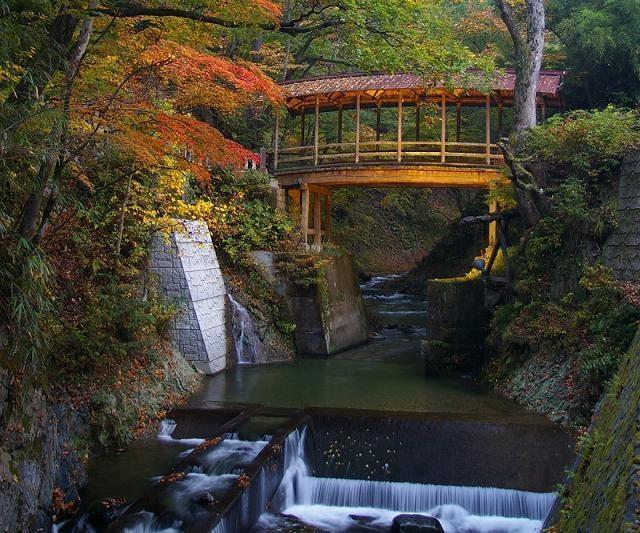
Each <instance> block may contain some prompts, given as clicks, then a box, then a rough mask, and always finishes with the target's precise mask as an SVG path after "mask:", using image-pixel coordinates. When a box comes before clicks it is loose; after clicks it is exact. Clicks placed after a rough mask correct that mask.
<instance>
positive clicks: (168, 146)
mask: <svg viewBox="0 0 640 533" xmlns="http://www.w3.org/2000/svg"><path fill="white" fill-rule="evenodd" d="M117 130H118V132H117V134H116V135H115V136H114V138H115V140H116V142H117V144H118V145H119V146H120V148H121V149H123V150H125V151H126V152H127V153H129V154H131V156H133V157H134V158H135V159H136V161H137V162H138V164H139V165H140V166H143V167H147V168H153V167H158V166H162V165H163V160H164V158H165V157H166V156H168V155H170V156H171V157H172V159H173V160H175V161H176V162H178V163H179V165H180V167H181V168H182V169H183V170H189V171H191V172H192V174H194V176H195V177H196V178H197V179H198V181H200V182H201V183H203V182H206V181H208V180H209V177H210V172H209V169H210V168H211V167H212V166H216V165H218V166H223V167H231V168H235V169H240V168H243V167H244V166H245V164H246V162H247V161H248V160H252V161H254V163H256V164H257V163H258V162H259V157H258V155H257V154H255V153H254V152H252V151H251V150H248V149H246V148H244V147H243V146H241V145H240V144H238V143H236V142H234V141H231V140H229V139H225V138H224V136H223V135H222V134H221V133H220V132H219V131H218V130H217V129H216V128H214V127H212V126H209V125H208V124H206V123H205V122H201V121H199V120H196V119H195V118H193V117H191V116H189V115H181V114H178V113H174V114H169V113H164V112H161V111H157V110H155V109H153V108H150V107H148V106H143V107H141V108H140V109H138V110H135V111H129V112H128V113H127V115H126V120H123V121H121V122H120V124H119V127H118V129H117Z"/></svg>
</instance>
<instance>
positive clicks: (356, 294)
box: [253, 251, 369, 356]
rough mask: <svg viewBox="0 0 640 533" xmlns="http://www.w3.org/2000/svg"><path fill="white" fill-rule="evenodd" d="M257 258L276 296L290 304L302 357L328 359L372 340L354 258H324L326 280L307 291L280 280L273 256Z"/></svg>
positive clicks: (346, 256) (306, 287)
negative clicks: (283, 297) (322, 357)
mask: <svg viewBox="0 0 640 533" xmlns="http://www.w3.org/2000/svg"><path fill="white" fill-rule="evenodd" d="M253 257H254V259H255V260H256V261H257V262H258V263H260V264H261V265H262V266H263V268H264V270H265V272H266V276H267V279H269V280H270V281H271V283H272V285H273V287H274V289H275V290H276V292H278V293H279V294H281V295H283V296H285V297H286V299H287V301H288V303H289V306H290V309H291V313H292V315H293V318H294V321H295V324H296V330H295V342H296V348H297V350H298V353H299V354H302V355H320V356H328V355H332V354H334V353H337V352H340V351H342V350H346V349H348V348H351V347H353V346H357V345H359V344H362V343H364V342H366V341H367V340H368V339H369V330H368V326H367V319H366V313H365V309H364V303H363V301H362V296H361V294H360V286H359V284H358V277H357V275H356V269H355V264H354V261H353V258H352V257H351V256H350V255H341V256H326V257H323V261H324V263H325V265H324V267H323V275H322V279H321V280H320V282H318V283H314V284H311V285H309V286H305V287H302V286H299V285H296V284H295V283H294V282H292V281H290V280H284V279H281V278H280V277H279V276H278V273H277V271H276V268H275V261H274V254H273V253H271V252H262V251H261V252H254V254H253Z"/></svg>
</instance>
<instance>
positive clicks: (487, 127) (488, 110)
mask: <svg viewBox="0 0 640 533" xmlns="http://www.w3.org/2000/svg"><path fill="white" fill-rule="evenodd" d="M485 105H486V115H485V142H486V145H487V146H486V156H487V160H486V161H487V165H490V164H491V96H490V95H487V98H486V103H485Z"/></svg>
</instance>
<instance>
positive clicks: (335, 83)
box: [282, 69, 565, 110]
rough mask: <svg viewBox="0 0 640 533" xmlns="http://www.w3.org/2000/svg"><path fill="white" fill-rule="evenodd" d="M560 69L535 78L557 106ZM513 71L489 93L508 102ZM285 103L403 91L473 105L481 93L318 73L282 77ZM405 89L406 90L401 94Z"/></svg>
mask: <svg viewBox="0 0 640 533" xmlns="http://www.w3.org/2000/svg"><path fill="white" fill-rule="evenodd" d="M564 74H565V73H564V72H563V71H557V70H547V71H542V72H541V73H540V78H539V80H538V96H539V97H540V98H544V100H545V103H546V104H547V105H551V106H554V105H556V106H560V105H561V99H560V89H561V87H562V81H563V77H564ZM515 81H516V74H515V71H514V70H512V69H506V70H504V71H502V72H501V74H499V75H496V76H495V78H494V79H493V81H492V84H491V87H492V95H494V96H495V97H496V98H499V99H501V100H502V102H503V103H504V104H506V105H510V104H511V103H512V99H513V92H514V89H515ZM282 87H283V89H284V92H285V95H286V98H287V107H289V108H290V109H291V110H295V109H298V108H303V107H307V106H308V105H311V104H312V103H315V97H316V96H321V97H322V101H321V106H322V107H328V106H331V104H333V106H337V105H338V104H347V105H349V103H350V101H352V100H353V99H354V98H355V95H357V94H360V95H364V96H365V97H369V98H370V99H372V100H375V101H384V98H385V97H391V96H393V95H394V94H395V95H396V98H397V94H398V92H400V91H402V92H403V98H404V97H405V96H406V95H408V96H409V98H411V97H412V96H413V97H414V98H415V99H420V98H425V97H428V96H437V95H442V94H447V95H451V96H452V97H453V98H455V99H459V100H460V101H461V102H462V103H467V104H469V105H473V104H475V103H481V102H482V100H479V99H478V97H479V96H482V93H481V92H480V91H478V90H475V89H454V90H451V89H448V88H446V87H445V84H444V83H442V82H440V83H437V84H435V85H431V86H429V84H427V83H425V80H424V78H422V77H421V76H419V75H417V74H407V73H404V74H361V73H358V74H338V75H332V76H319V77H312V78H304V79H300V80H292V81H286V82H283V83H282ZM405 93H406V94H405Z"/></svg>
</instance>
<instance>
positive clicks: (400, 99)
mask: <svg viewBox="0 0 640 533" xmlns="http://www.w3.org/2000/svg"><path fill="white" fill-rule="evenodd" d="M400 161H402V91H400V92H399V93H398V162H400Z"/></svg>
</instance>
